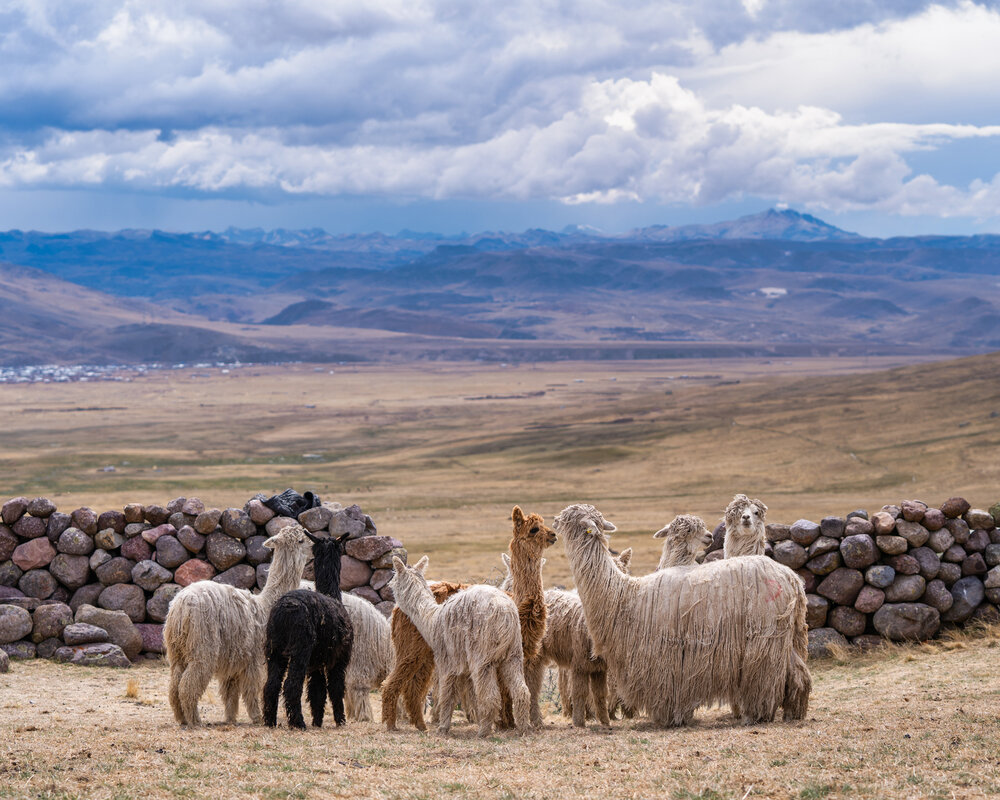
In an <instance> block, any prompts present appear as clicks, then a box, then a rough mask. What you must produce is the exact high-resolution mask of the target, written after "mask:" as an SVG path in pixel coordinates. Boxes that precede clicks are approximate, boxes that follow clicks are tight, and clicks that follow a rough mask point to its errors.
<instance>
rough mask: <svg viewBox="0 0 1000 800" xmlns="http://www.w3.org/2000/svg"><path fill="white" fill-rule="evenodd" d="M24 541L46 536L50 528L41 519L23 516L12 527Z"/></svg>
mask: <svg viewBox="0 0 1000 800" xmlns="http://www.w3.org/2000/svg"><path fill="white" fill-rule="evenodd" d="M10 527H11V530H13V531H14V533H16V534H17V535H18V536H20V537H21V538H22V539H38V538H42V537H44V536H45V531H46V530H47V529H48V526H47V525H46V523H45V520H44V519H41V518H40V517H29V516H23V517H21V519H19V520H18V521H17V522H15V523H14V524H13V525H11V526H10Z"/></svg>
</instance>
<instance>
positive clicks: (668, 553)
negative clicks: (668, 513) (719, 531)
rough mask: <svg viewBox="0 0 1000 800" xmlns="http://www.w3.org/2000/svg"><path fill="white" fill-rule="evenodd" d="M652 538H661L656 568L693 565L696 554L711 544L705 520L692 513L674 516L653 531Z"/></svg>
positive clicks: (710, 536)
mask: <svg viewBox="0 0 1000 800" xmlns="http://www.w3.org/2000/svg"><path fill="white" fill-rule="evenodd" d="M653 538H654V539H663V553H662V554H661V555H660V563H659V564H657V566H656V568H657V569H658V570H660V569H666V568H667V567H689V566H693V565H694V564H695V563H696V559H697V557H698V555H699V554H700V553H701V552H703V551H704V550H707V549H708V548H709V547H711V546H712V532H711V531H710V530H709V529H708V528H707V527H706V525H705V520H703V519H702V518H701V517H696V516H694V515H693V514H681V515H680V516H677V517H674V518H673V520H672V521H671V522H670V524H669V525H667V526H666V527H665V528H660V529H659V530H658V531H657V532H656V533H654V534H653Z"/></svg>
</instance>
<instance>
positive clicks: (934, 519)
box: [920, 508, 946, 531]
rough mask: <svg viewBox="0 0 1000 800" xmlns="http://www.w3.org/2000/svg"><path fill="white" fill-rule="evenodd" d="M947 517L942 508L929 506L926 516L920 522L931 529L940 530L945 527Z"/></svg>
mask: <svg viewBox="0 0 1000 800" xmlns="http://www.w3.org/2000/svg"><path fill="white" fill-rule="evenodd" d="M945 519H946V517H945V515H944V512H943V511H941V509H939V508H928V509H927V510H926V511H925V512H924V518H923V519H922V520H921V521H920V522H921V524H922V525H923V526H924V527H925V528H927V530H929V531H939V530H941V528H943V527H944V523H945Z"/></svg>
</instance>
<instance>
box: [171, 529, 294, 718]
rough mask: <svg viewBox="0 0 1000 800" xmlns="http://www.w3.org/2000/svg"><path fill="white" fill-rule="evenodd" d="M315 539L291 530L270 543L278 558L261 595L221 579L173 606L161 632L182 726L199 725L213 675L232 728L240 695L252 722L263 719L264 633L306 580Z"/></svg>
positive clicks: (187, 592)
mask: <svg viewBox="0 0 1000 800" xmlns="http://www.w3.org/2000/svg"><path fill="white" fill-rule="evenodd" d="M308 545H309V539H308V538H307V537H306V532H305V529H304V528H302V527H301V526H300V525H293V524H290V525H287V526H285V527H284V528H282V529H281V530H280V531H279V532H278V533H277V534H275V535H274V536H272V537H271V538H269V539H268V540H267V541H265V542H264V546H265V547H268V548H270V549H271V550H272V551H273V553H274V556H273V560H272V562H271V570H270V572H269V573H268V580H267V583H266V584H265V585H264V589H263V590H262V591H261V593H260V594H257V595H254V594H251V593H250V592H248V591H247V590H246V589H237V588H235V587H234V586H228V585H227V584H224V583H216V582H215V581H198V582H197V583H192V584H191V585H190V586H187V587H185V588H184V589H181V591H180V592H178V593H177V596H176V597H175V598H174V599H173V600H172V601H171V603H170V609H169V610H168V611H167V619H166V623H165V624H164V626H163V643H164V645H165V647H166V651H167V660H168V661H169V663H170V689H169V693H168V694H169V699H170V707H171V708H172V709H173V712H174V717H175V718H176V719H177V721H178V722H179V723H180V724H181V725H190V726H191V727H194V726H197V725H200V724H201V718H200V717H199V716H198V700H199V698H200V697H201V696H202V695H203V694H204V693H205V689H207V688H208V683H209V681H211V679H212V676H213V675H215V676H216V677H217V678H218V681H219V693H220V694H221V695H222V700H223V703H224V705H225V719H226V722H227V723H233V722H235V721H236V713H237V711H238V710H239V702H240V697H241V696H242V698H243V704H244V706H246V710H247V713H248V714H249V716H250V719H251V720H252V721H253V722H255V723H259V722H260V721H261V713H260V698H261V690H262V689H263V686H264V629H265V626H266V624H267V617H268V613H269V612H270V610H271V607H272V606H273V605H274V604H275V602H277V600H278V598H280V597H281V596H282V595H283V594H284V593H285V592H287V591H290V590H291V589H294V588H295V587H296V586H298V584H299V580H300V579H301V578H302V569H303V567H305V565H306V561H307V560H308V559H309V547H308Z"/></svg>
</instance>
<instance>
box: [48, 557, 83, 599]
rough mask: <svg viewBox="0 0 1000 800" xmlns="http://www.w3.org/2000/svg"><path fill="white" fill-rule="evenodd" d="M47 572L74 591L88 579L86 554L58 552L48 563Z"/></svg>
mask: <svg viewBox="0 0 1000 800" xmlns="http://www.w3.org/2000/svg"><path fill="white" fill-rule="evenodd" d="M49 572H50V573H51V574H52V575H53V577H55V579H56V580H58V581H59V583H61V584H62V585H63V586H65V587H66V588H67V589H69V590H71V591H76V590H77V589H79V588H80V587H81V586H85V585H86V584H87V581H88V580H90V561H89V559H88V558H87V557H86V556H68V555H66V554H65V553H60V554H59V555H57V556H56V557H55V558H53V559H52V563H51V564H49Z"/></svg>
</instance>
